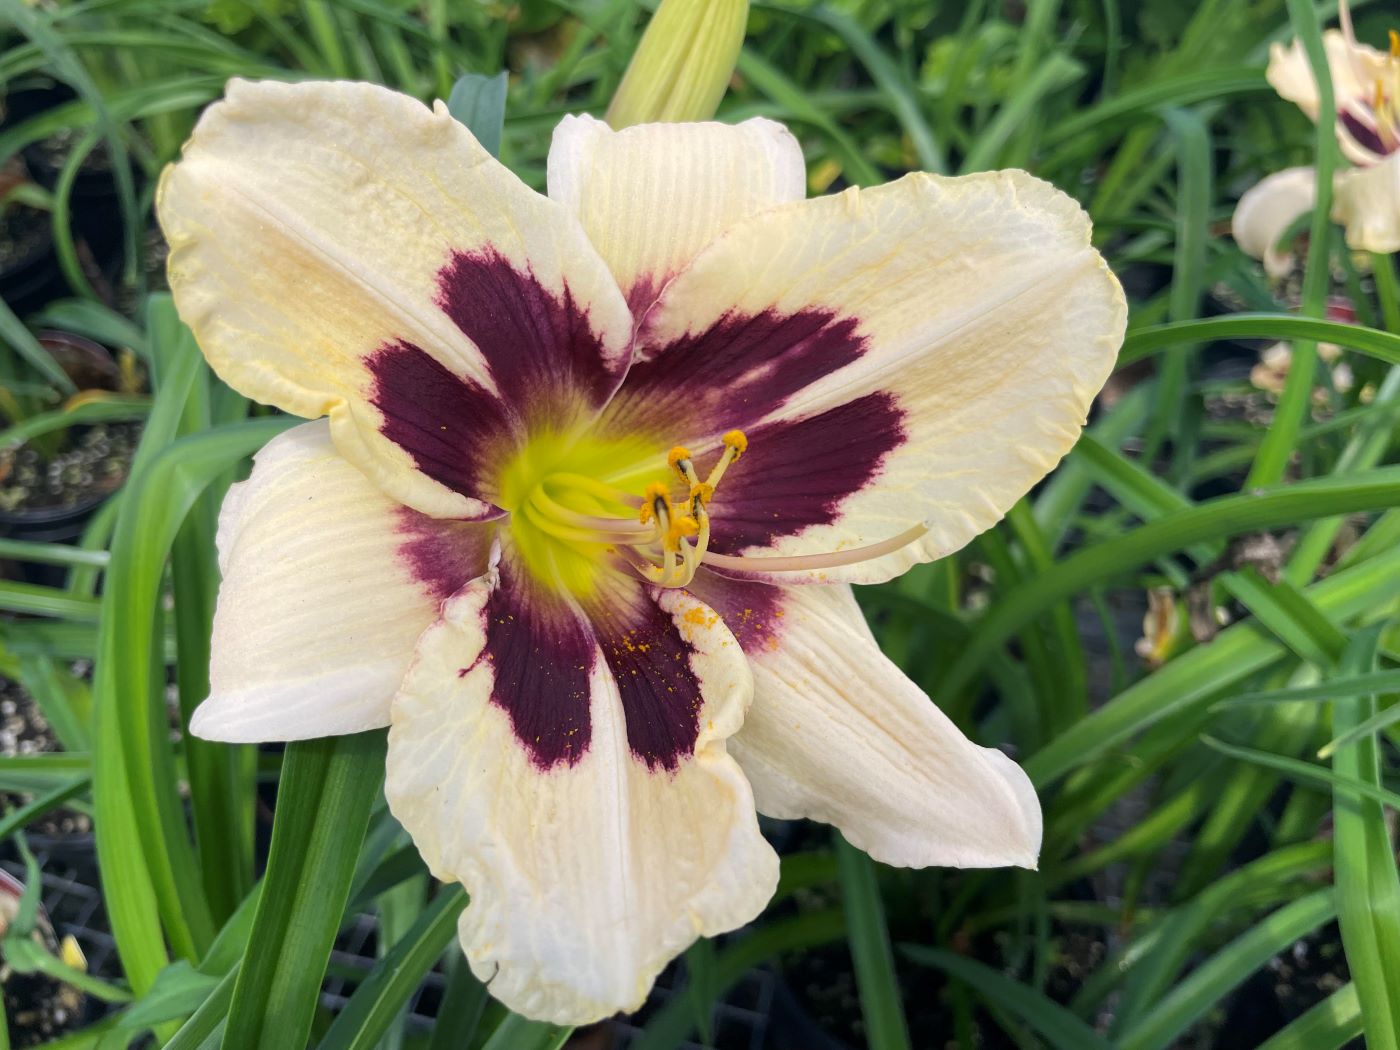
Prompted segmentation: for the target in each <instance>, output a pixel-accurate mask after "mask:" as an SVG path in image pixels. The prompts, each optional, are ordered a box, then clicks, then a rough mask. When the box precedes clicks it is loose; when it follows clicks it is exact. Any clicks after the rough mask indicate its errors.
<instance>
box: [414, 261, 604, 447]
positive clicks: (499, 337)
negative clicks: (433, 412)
mask: <svg viewBox="0 0 1400 1050" xmlns="http://www.w3.org/2000/svg"><path fill="white" fill-rule="evenodd" d="M437 302H438V305H439V306H440V307H441V308H442V310H443V312H444V313H446V314H447V316H448V317H450V318H451V319H452V322H453V323H454V324H455V325H456V326H457V327H458V328H460V329H461V330H462V334H463V335H465V336H466V337H467V338H468V339H470V340H471V341H472V342H473V343H474V344H476V347H477V349H479V350H480V351H481V355H482V357H483V358H484V359H485V361H486V366H487V368H489V369H490V371H491V377H492V378H493V379H494V380H495V382H496V388H497V389H498V390H499V391H500V392H501V397H502V399H503V400H504V401H506V402H507V404H510V405H512V406H518V409H519V410H520V411H525V412H530V413H531V419H532V421H536V422H545V421H547V420H548V416H546V417H545V418H544V419H541V417H540V416H539V415H536V414H535V413H539V412H545V413H554V412H561V411H562V412H571V411H572V410H573V407H574V404H572V403H576V402H577V400H578V398H579V397H580V396H581V397H582V398H583V399H584V400H585V401H586V402H587V403H588V404H589V405H591V406H594V407H597V406H599V405H601V404H602V403H603V402H604V401H606V400H607V398H608V395H610V394H611V393H612V392H613V389H614V388H615V387H616V385H617V380H618V378H619V375H618V371H619V368H618V367H617V366H616V365H614V366H613V367H609V364H608V362H607V361H606V360H605V355H604V348H603V344H602V341H601V340H600V339H599V338H598V335H597V333H595V332H594V331H593V328H592V326H591V325H590V324H589V318H588V313H587V311H586V310H585V309H583V308H581V307H580V306H579V304H578V303H577V302H575V301H574V297H573V294H572V292H570V290H569V288H568V286H567V285H565V287H564V291H563V294H562V296H559V295H555V294H554V293H553V292H551V291H550V290H549V289H547V288H545V287H544V286H543V285H542V284H540V282H539V281H538V280H537V279H536V277H535V275H534V274H533V273H531V272H529V271H528V270H520V269H517V268H516V267H514V266H512V265H511V264H510V263H509V262H508V261H507V260H506V259H505V258H504V257H503V256H502V255H501V254H500V253H499V252H497V251H496V250H495V249H494V248H484V249H482V250H480V251H474V252H454V253H453V254H452V258H451V260H450V261H449V262H448V264H447V265H446V266H444V267H443V268H442V270H441V271H439V273H438V298H437Z"/></svg>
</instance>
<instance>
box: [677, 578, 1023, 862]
mask: <svg viewBox="0 0 1400 1050" xmlns="http://www.w3.org/2000/svg"><path fill="white" fill-rule="evenodd" d="M757 587H761V585H755V584H736V583H730V582H727V581H725V582H720V581H715V580H713V579H711V580H709V581H701V587H700V588H698V589H697V590H698V593H699V594H700V595H701V596H702V597H703V598H704V600H705V601H707V602H709V603H710V604H712V605H713V606H714V607H715V608H716V609H718V610H720V611H721V612H722V613H723V614H724V615H726V616H727V617H728V618H729V620H730V622H731V624H733V625H735V631H736V633H738V634H739V635H740V638H741V640H742V641H743V642H744V645H745V650H746V652H747V653H748V655H749V659H750V663H751V665H752V667H753V675H754V699H753V706H752V707H751V708H750V709H749V714H748V717H747V718H746V719H745V721H744V726H743V728H742V729H741V730H740V731H739V733H738V734H737V735H736V736H735V737H734V739H733V740H732V741H730V751H731V752H732V753H733V754H734V757H735V758H737V759H738V760H739V764H740V766H742V767H743V770H744V772H745V773H746V774H747V775H748V778H749V781H750V783H751V784H752V785H753V791H754V799H755V801H756V802H757V804H758V808H759V812H761V813H765V814H768V815H770V816H774V817H789V818H792V817H808V818H811V819H813V820H820V821H824V822H825V823H828V824H834V825H835V826H836V827H838V828H840V829H841V833H842V834H843V835H844V836H845V837H846V838H847V840H849V841H850V842H851V844H852V845H855V846H857V847H859V848H860V849H862V850H865V851H866V852H867V853H869V854H870V855H871V856H872V857H874V858H875V859H876V860H879V861H882V862H884V863H886V864H893V865H898V866H903V867H928V866H931V865H944V866H949V867H960V868H985V867H1000V866H1003V865H1018V866H1021V867H1027V868H1034V867H1035V865H1036V859H1037V856H1038V854H1039V852H1040V839H1041V813H1040V803H1039V802H1038V801H1037V799H1036V795H1035V789H1034V788H1033V787H1032V786H1031V782H1030V780H1029V779H1028V778H1027V777H1026V774H1025V773H1024V772H1022V771H1021V768H1020V767H1019V766H1018V765H1016V763H1015V762H1013V761H1011V759H1009V758H1007V757H1006V755H1004V754H1002V752H1000V751H998V750H996V749H995V748H988V747H979V746H977V745H976V744H973V743H972V742H971V741H969V740H968V739H967V737H965V736H964V735H963V734H962V732H961V731H960V730H959V729H958V728H957V727H956V726H955V725H953V723H952V722H951V721H949V720H948V718H947V717H946V716H945V715H944V714H943V713H942V712H941V711H939V710H938V708H937V707H936V706H935V705H934V703H933V702H932V701H931V700H930V699H929V698H928V697H927V696H926V695H924V693H923V691H922V690H921V689H919V687H918V686H916V685H915V684H914V683H913V682H911V681H910V680H909V679H908V678H907V677H906V676H905V675H904V673H903V672H901V671H900V670H899V668H897V667H896V666H895V665H894V664H893V663H891V662H890V660H889V659H888V658H886V657H885V656H884V654H883V653H881V652H880V649H879V646H878V645H877V644H876V643H875V640H874V638H873V637H872V636H871V634H870V630H869V628H868V627H867V626H866V623H865V619H864V617H863V616H862V615H861V612H860V609H859V608H858V607H857V605H856V603H855V599H854V597H853V596H852V594H851V590H850V588H849V587H846V586H841V585H837V586H831V587H789V588H778V589H773V588H770V590H778V591H779V592H780V593H779V595H778V596H774V597H772V598H771V599H769V600H770V601H772V602H773V604H772V606H769V607H765V600H764V597H763V595H762V594H761V592H758V591H756V590H754V588H757ZM745 588H747V589H745Z"/></svg>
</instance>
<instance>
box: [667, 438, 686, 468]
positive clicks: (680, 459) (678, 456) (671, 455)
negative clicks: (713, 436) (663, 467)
mask: <svg viewBox="0 0 1400 1050" xmlns="http://www.w3.org/2000/svg"><path fill="white" fill-rule="evenodd" d="M689 462H690V449H688V448H686V447H685V446H684V445H677V446H676V447H675V448H673V449H671V451H670V452H668V453H667V454H666V464H667V466H669V467H670V468H671V469H672V470H674V471H678V472H679V473H681V474H684V473H685V469H684V468H683V467H682V466H681V464H682V463H689Z"/></svg>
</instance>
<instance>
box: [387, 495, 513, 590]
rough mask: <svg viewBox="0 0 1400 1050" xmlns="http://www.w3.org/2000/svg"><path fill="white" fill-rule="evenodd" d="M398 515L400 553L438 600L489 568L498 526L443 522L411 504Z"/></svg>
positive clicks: (399, 510) (426, 588)
mask: <svg viewBox="0 0 1400 1050" xmlns="http://www.w3.org/2000/svg"><path fill="white" fill-rule="evenodd" d="M396 514H397V518H398V525H397V528H396V530H395V531H396V532H397V533H398V536H399V547H398V556H399V557H400V558H402V559H403V560H404V561H405V562H406V563H407V564H408V568H409V571H410V572H411V573H413V578H414V579H415V580H417V581H418V582H419V583H421V584H422V585H423V589H424V590H425V591H427V592H428V593H429V594H430V595H432V597H433V599H434V600H435V601H439V602H441V601H445V600H446V599H448V598H450V597H452V595H454V594H456V593H457V591H459V590H460V589H461V588H462V586H463V585H464V584H467V583H470V582H471V581H472V580H474V579H476V578H477V577H478V576H480V575H481V574H482V573H484V572H485V571H486V568H487V562H488V560H489V558H490V555H491V542H492V539H493V538H494V536H495V532H496V528H495V526H494V525H492V524H489V523H476V522H468V521H441V520H439V519H437V518H430V517H428V515H426V514H421V513H419V512H418V511H416V510H413V509H411V508H409V507H400V508H399V509H398V511H397V512H396Z"/></svg>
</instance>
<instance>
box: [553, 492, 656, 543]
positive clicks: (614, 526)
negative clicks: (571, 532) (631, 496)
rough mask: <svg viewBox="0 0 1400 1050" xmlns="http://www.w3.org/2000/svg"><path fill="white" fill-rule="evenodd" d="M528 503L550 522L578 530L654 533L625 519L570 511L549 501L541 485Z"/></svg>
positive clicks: (557, 503)
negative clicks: (574, 527)
mask: <svg viewBox="0 0 1400 1050" xmlns="http://www.w3.org/2000/svg"><path fill="white" fill-rule="evenodd" d="M530 502H531V503H532V504H534V505H535V507H536V509H538V510H539V511H540V512H541V513H543V514H545V515H546V516H547V517H549V518H551V519H552V520H554V521H558V522H562V523H564V524H566V525H575V526H577V527H578V528H580V529H592V530H594V531H596V532H621V533H646V534H648V535H650V534H651V533H652V532H653V531H654V530H653V529H651V528H649V527H647V526H646V525H644V524H642V523H641V522H636V521H629V520H627V519H625V518H605V517H600V516H599V515H596V514H581V513H579V512H578V511H576V510H570V509H569V508H568V507H565V506H564V505H562V504H561V503H559V502H558V501H556V500H553V499H551V498H550V497H549V495H548V493H546V492H545V491H544V486H543V485H541V486H538V487H537V488H536V489H535V490H534V491H533V492H532V493H530Z"/></svg>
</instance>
